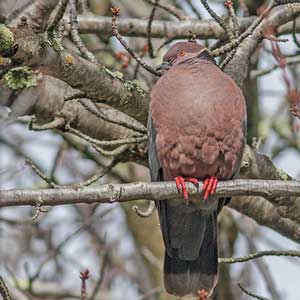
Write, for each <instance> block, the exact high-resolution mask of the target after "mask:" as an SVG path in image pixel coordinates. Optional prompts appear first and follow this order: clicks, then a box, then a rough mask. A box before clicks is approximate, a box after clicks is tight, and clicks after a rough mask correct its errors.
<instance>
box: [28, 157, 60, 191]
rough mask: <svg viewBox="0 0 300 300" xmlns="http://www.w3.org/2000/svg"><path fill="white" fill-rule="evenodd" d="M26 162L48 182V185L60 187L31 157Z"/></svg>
mask: <svg viewBox="0 0 300 300" xmlns="http://www.w3.org/2000/svg"><path fill="white" fill-rule="evenodd" d="M25 163H26V164H27V165H28V166H30V167H31V169H32V170H33V171H34V172H35V173H36V174H37V175H38V176H39V177H40V178H42V179H43V180H44V181H46V182H47V183H48V185H49V186H50V187H52V188H54V189H56V188H59V187H60V186H59V185H58V184H56V183H55V182H54V181H52V180H51V178H49V177H48V176H47V175H45V174H44V173H43V172H42V171H41V170H40V169H39V168H38V167H37V166H36V165H35V164H34V163H33V161H32V160H30V159H26V160H25Z"/></svg>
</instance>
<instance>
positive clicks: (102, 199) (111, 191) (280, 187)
mask: <svg viewBox="0 0 300 300" xmlns="http://www.w3.org/2000/svg"><path fill="white" fill-rule="evenodd" d="M187 189H188V192H189V195H190V199H191V200H195V199H198V200H199V197H200V194H199V191H197V188H196V187H195V186H194V185H192V184H191V183H187ZM200 190H201V189H200ZM249 195H253V196H264V197H280V196H287V195H289V196H300V182H297V181H280V180H243V179H237V180H232V181H222V182H219V183H218V187H217V190H216V193H215V196H218V197H225V196H249ZM180 198H182V195H179V194H178V192H177V189H176V185H175V183H174V182H154V183H148V182H136V183H129V184H104V185H99V186H98V187H97V188H82V189H44V190H1V191H0V207H5V206H20V205H32V206H35V205H36V203H37V201H42V202H43V205H50V206H54V205H63V204H75V203H94V202H98V203H115V202H126V201H133V200H139V199H148V200H156V201H163V200H166V199H180Z"/></svg>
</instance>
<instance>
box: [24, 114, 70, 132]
mask: <svg viewBox="0 0 300 300" xmlns="http://www.w3.org/2000/svg"><path fill="white" fill-rule="evenodd" d="M35 120H36V119H35V117H32V118H31V120H30V123H29V125H28V127H29V130H34V131H44V130H50V129H57V128H60V127H62V126H63V125H65V123H66V121H65V119H64V118H63V117H56V118H55V119H54V120H53V121H51V122H49V123H46V124H37V123H36V122H35Z"/></svg>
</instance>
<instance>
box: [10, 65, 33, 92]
mask: <svg viewBox="0 0 300 300" xmlns="http://www.w3.org/2000/svg"><path fill="white" fill-rule="evenodd" d="M4 79H5V81H6V83H7V85H8V87H9V88H11V89H12V90H19V89H23V88H29V87H32V86H37V79H36V75H35V73H34V72H33V71H32V70H30V68H28V67H27V66H24V67H17V68H13V69H11V70H9V71H8V72H7V73H6V74H5V76H4Z"/></svg>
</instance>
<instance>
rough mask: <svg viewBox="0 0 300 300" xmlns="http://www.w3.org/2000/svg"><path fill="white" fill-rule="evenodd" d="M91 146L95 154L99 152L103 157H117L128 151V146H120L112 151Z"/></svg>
mask: <svg viewBox="0 0 300 300" xmlns="http://www.w3.org/2000/svg"><path fill="white" fill-rule="evenodd" d="M92 146H93V148H94V149H95V150H96V151H97V152H99V153H100V154H101V155H104V156H118V155H120V154H121V153H123V152H125V151H126V150H127V149H128V145H121V146H119V147H116V148H115V149H113V150H104V149H103V148H101V147H99V146H96V145H92Z"/></svg>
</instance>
